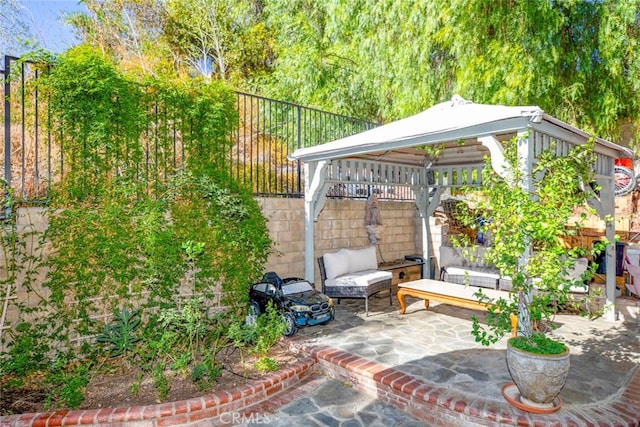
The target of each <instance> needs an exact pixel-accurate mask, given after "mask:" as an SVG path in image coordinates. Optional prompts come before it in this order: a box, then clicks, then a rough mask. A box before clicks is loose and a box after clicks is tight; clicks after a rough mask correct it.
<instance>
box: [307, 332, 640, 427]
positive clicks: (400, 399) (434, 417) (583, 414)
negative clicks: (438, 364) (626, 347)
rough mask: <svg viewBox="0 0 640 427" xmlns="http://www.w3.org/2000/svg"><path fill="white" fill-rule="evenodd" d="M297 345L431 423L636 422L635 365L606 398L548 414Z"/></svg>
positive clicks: (639, 408) (639, 393)
mask: <svg viewBox="0 0 640 427" xmlns="http://www.w3.org/2000/svg"><path fill="white" fill-rule="evenodd" d="M300 347H301V349H302V350H304V351H306V352H307V353H309V354H311V355H312V356H313V357H314V358H315V359H317V360H318V366H319V369H320V370H321V371H322V372H324V373H325V374H327V375H329V376H332V377H334V378H337V379H339V380H341V381H345V382H347V383H349V384H351V385H352V386H353V387H355V388H357V389H359V390H361V391H363V392H365V393H368V394H370V395H373V396H375V397H376V398H378V399H380V400H382V401H385V402H388V403H391V404H393V405H395V406H396V407H398V408H399V409H401V410H403V411H405V412H408V413H410V414H411V415H413V416H415V417H416V418H419V419H421V420H423V421H426V422H427V423H430V424H433V425H447V426H466V425H469V423H470V422H473V423H476V424H477V425H494V424H495V423H499V424H506V425H517V426H530V425H562V426H581V425H582V426H595V425H597V426H602V427H605V426H610V427H632V426H639V425H640V368H636V370H635V372H634V373H633V375H632V376H631V378H630V379H629V381H628V383H627V384H626V385H625V387H624V388H623V390H622V391H621V392H620V393H619V394H618V395H617V396H615V397H613V398H612V399H611V400H607V401H606V402H596V403H594V404H585V405H565V406H563V407H562V408H561V410H560V411H558V412H556V413H554V414H549V415H539V414H531V413H528V412H524V411H521V410H518V409H516V408H514V407H513V406H511V405H509V404H508V403H507V402H506V401H505V402H504V403H503V402H495V401H486V402H481V401H478V400H477V399H474V400H473V401H471V402H469V400H471V399H469V396H465V395H464V394H463V393H460V392H459V391H457V390H453V389H450V388H446V387H443V386H439V385H434V384H431V383H428V382H426V381H423V380H422V379H420V378H418V377H414V376H411V375H409V374H405V373H403V372H401V371H399V370H397V369H395V368H392V367H388V366H384V365H381V364H379V363H377V362H373V361H370V360H368V359H365V358H362V357H360V356H356V355H353V354H351V353H348V352H345V351H343V350H340V349H338V348H334V347H330V346H322V345H316V346H313V345H304V344H302V345H301V346H300Z"/></svg>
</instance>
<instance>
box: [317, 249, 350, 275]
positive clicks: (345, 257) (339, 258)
mask: <svg viewBox="0 0 640 427" xmlns="http://www.w3.org/2000/svg"><path fill="white" fill-rule="evenodd" d="M322 260H323V262H324V270H325V273H326V274H327V279H335V278H336V277H338V276H342V275H344V274H347V273H349V272H350V271H351V266H350V262H351V261H350V257H349V254H348V253H347V251H346V249H340V250H339V251H338V252H333V253H328V254H324V255H322Z"/></svg>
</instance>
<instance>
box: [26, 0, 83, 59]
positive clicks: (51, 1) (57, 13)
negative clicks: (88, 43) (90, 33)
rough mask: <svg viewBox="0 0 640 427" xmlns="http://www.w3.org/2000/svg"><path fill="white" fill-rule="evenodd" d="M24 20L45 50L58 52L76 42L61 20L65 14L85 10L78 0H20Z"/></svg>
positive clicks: (72, 33) (70, 29) (71, 30)
mask: <svg viewBox="0 0 640 427" xmlns="http://www.w3.org/2000/svg"><path fill="white" fill-rule="evenodd" d="M20 4H21V5H22V6H24V10H23V11H22V13H23V14H24V15H23V17H24V22H25V23H27V24H28V25H29V26H30V27H31V33H32V34H33V36H34V37H35V38H36V39H37V40H38V41H40V44H41V46H42V47H43V48H45V49H46V50H48V51H50V52H52V53H60V52H62V51H64V50H66V49H68V48H70V47H72V46H74V45H75V44H77V43H78V39H77V38H76V37H75V35H74V32H73V29H72V28H71V27H69V26H67V25H66V24H64V22H63V19H62V18H63V16H64V15H65V14H68V13H71V12H77V11H85V10H86V8H85V6H84V5H83V4H81V3H80V2H79V1H78V0H20Z"/></svg>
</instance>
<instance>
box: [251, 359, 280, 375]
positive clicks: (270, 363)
mask: <svg viewBox="0 0 640 427" xmlns="http://www.w3.org/2000/svg"><path fill="white" fill-rule="evenodd" d="M254 367H255V368H256V369H257V370H259V371H260V372H262V373H265V372H269V371H277V370H278V369H279V366H278V362H276V361H275V360H273V359H272V358H270V357H261V358H260V359H259V360H258V361H257V362H256V363H255V364H254Z"/></svg>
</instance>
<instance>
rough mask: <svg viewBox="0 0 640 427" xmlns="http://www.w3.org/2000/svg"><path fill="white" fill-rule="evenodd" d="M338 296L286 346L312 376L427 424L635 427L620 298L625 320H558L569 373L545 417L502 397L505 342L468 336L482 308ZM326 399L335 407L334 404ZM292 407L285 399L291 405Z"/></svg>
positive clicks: (633, 334)
mask: <svg viewBox="0 0 640 427" xmlns="http://www.w3.org/2000/svg"><path fill="white" fill-rule="evenodd" d="M408 302H409V303H410V304H409V305H408V307H407V314H405V315H399V314H398V311H397V310H398V303H397V301H396V300H394V306H393V307H389V305H388V299H387V298H372V299H371V305H370V315H369V317H368V318H366V317H365V316H364V303H363V302H362V300H347V299H343V300H342V302H341V304H338V305H337V315H336V319H335V320H334V321H333V322H331V323H330V324H329V325H327V326H323V327H313V328H307V329H303V330H301V331H300V332H299V335H298V336H297V338H296V340H295V342H294V343H295V344H294V345H296V346H298V347H301V348H303V349H304V351H306V352H309V353H311V354H313V355H314V356H315V357H316V358H317V359H318V360H319V363H320V365H321V370H322V371H323V372H325V373H327V374H328V375H329V376H332V377H334V378H337V379H339V380H341V381H344V382H346V383H348V384H350V385H351V386H353V387H355V388H356V389H358V390H360V391H363V392H365V394H368V395H371V396H375V397H376V399H378V400H381V401H384V402H389V403H392V404H394V405H395V406H397V407H400V408H401V409H403V410H405V411H406V412H409V413H410V414H412V415H413V416H414V417H417V418H419V419H421V420H423V421H424V422H426V423H428V424H433V425H461V426H462V425H473V424H475V425H495V424H496V423H498V424H504V425H533V424H534V423H535V424H536V425H576V426H583V425H585V426H586V425H606V426H614V425H615V426H617V425H638V423H640V403H638V402H640V371H638V363H639V362H640V341H639V335H638V332H640V320H639V318H638V310H639V309H640V300H637V299H630V298H629V297H627V298H622V299H619V301H618V306H619V307H623V310H624V311H625V313H626V314H625V313H623V314H625V315H626V317H625V318H626V321H624V322H610V321H607V320H604V319H597V320H595V321H590V320H588V319H586V318H583V317H579V316H576V315H558V316H557V317H556V319H555V321H556V325H557V329H556V330H555V331H554V332H553V336H555V337H557V338H559V339H561V340H563V341H564V342H565V343H567V344H568V345H569V346H570V348H571V371H570V374H569V379H568V381H567V384H566V386H565V388H564V389H563V391H562V392H561V394H560V398H561V399H562V402H563V406H562V408H561V409H560V410H559V411H558V412H556V413H554V414H551V415H535V414H529V413H527V412H524V411H521V410H518V409H516V408H514V407H512V406H510V405H509V404H508V402H507V401H506V400H505V399H504V397H503V396H502V395H501V388H502V386H503V385H504V384H505V383H508V382H510V381H511V380H510V376H509V373H508V370H507V366H506V362H505V348H506V339H503V340H502V341H501V342H499V343H497V344H496V345H493V346H491V347H488V348H487V347H483V346H481V345H480V344H477V343H475V342H474V340H473V336H472V335H471V333H470V331H471V320H470V319H471V316H472V315H474V314H475V315H479V316H481V315H482V313H481V312H477V311H473V310H467V309H461V308H458V307H453V306H448V305H443V304H438V305H435V304H434V305H433V306H432V308H430V309H429V310H425V309H424V305H423V303H422V301H418V300H413V299H410V300H409V301H408ZM334 403H335V402H334ZM291 405H293V403H291Z"/></svg>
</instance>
